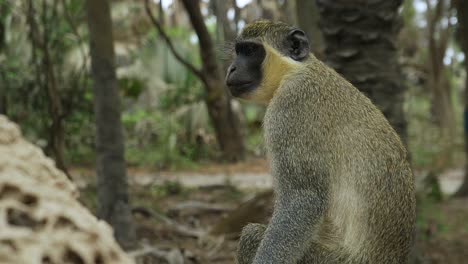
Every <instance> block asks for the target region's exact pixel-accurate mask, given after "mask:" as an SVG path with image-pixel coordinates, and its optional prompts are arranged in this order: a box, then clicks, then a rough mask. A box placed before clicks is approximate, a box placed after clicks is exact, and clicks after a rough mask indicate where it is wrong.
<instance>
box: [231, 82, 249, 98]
mask: <svg viewBox="0 0 468 264" xmlns="http://www.w3.org/2000/svg"><path fill="white" fill-rule="evenodd" d="M227 86H228V88H229V91H230V92H231V94H232V96H235V97H241V96H242V95H244V94H246V93H249V92H251V91H253V90H254V89H255V87H256V83H255V82H244V83H235V84H233V83H228V84H227Z"/></svg>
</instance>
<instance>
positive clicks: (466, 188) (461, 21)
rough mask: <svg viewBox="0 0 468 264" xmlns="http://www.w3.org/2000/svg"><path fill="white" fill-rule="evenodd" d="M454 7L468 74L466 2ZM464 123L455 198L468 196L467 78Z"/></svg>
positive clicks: (456, 1) (463, 1)
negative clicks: (462, 158) (462, 171)
mask: <svg viewBox="0 0 468 264" xmlns="http://www.w3.org/2000/svg"><path fill="white" fill-rule="evenodd" d="M454 4H455V7H456V8H457V17H458V30H457V33H458V34H457V37H458V39H459V42H460V46H461V49H462V51H463V53H464V54H465V71H466V73H467V74H468V36H467V35H466V32H468V1H466V0H454ZM464 123H465V156H466V158H465V177H464V179H463V184H462V186H461V187H460V189H458V191H457V192H456V194H455V195H456V196H463V197H467V196H468V76H466V79H465V111H464Z"/></svg>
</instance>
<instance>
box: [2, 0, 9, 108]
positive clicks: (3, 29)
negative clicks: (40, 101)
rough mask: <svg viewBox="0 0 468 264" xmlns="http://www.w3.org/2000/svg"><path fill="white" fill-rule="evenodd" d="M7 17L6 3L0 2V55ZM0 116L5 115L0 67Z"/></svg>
mask: <svg viewBox="0 0 468 264" xmlns="http://www.w3.org/2000/svg"><path fill="white" fill-rule="evenodd" d="M7 15H8V6H7V2H6V1H2V2H0V55H2V53H3V52H5V47H6V18H7ZM0 81H1V82H2V84H1V85H0V114H3V115H7V106H6V104H7V100H6V87H5V85H6V76H5V73H4V71H3V70H2V66H1V65H0Z"/></svg>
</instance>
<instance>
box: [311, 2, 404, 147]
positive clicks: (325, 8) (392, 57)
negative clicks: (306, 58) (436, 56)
mask: <svg viewBox="0 0 468 264" xmlns="http://www.w3.org/2000/svg"><path fill="white" fill-rule="evenodd" d="M401 3H402V0H394V1H388V0H372V1H371V0H317V5H318V7H319V11H320V18H321V25H322V26H321V28H322V32H323V34H324V38H325V42H326V50H325V55H326V58H327V63H328V64H329V65H330V66H332V67H333V68H335V70H336V71H337V72H338V73H340V74H342V75H343V76H344V77H345V78H346V79H348V80H349V81H350V82H351V83H352V84H354V85H355V86H356V87H357V88H358V89H359V90H360V91H361V92H363V93H364V94H366V95H367V96H368V97H369V98H370V99H371V100H372V101H373V102H374V103H375V104H376V105H377V107H379V109H380V110H381V111H382V112H383V114H384V115H385V116H386V117H387V119H388V120H389V121H390V124H391V125H392V126H393V127H394V129H395V130H396V132H397V133H398V134H399V135H400V137H401V139H402V141H403V142H404V143H405V144H406V142H407V131H406V127H407V123H406V119H405V114H404V111H403V101H404V92H405V86H404V85H403V84H402V83H401V73H400V68H399V65H398V61H397V48H396V39H397V34H398V32H399V29H400V26H401V23H400V18H399V14H398V9H399V7H400V5H401Z"/></svg>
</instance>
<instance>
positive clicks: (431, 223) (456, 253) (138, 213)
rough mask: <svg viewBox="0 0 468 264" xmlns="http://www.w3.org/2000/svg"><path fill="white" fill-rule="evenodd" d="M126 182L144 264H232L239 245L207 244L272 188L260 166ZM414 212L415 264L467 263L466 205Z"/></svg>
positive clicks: (143, 175) (85, 182)
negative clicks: (218, 227)
mask: <svg viewBox="0 0 468 264" xmlns="http://www.w3.org/2000/svg"><path fill="white" fill-rule="evenodd" d="M416 174H417V173H416ZM72 175H73V176H74V178H75V181H76V182H77V183H78V185H79V187H80V189H81V191H82V200H83V202H84V203H85V204H87V205H88V206H89V207H90V208H91V209H92V210H94V208H95V186H94V184H92V183H91V181H90V179H94V172H93V170H92V169H82V168H80V169H74V170H72ZM460 177H461V176H460V171H458V170H455V171H450V172H448V173H445V174H443V175H441V176H440V177H439V178H440V180H441V186H442V190H443V191H444V192H446V193H450V192H452V191H453V190H455V189H456V187H457V185H458V184H459V181H460ZM129 181H130V195H131V199H132V201H131V202H132V204H133V205H134V208H135V210H134V217H135V223H136V231H137V235H138V238H139V245H138V249H135V250H132V251H131V252H130V254H132V255H134V256H136V257H137V261H138V263H144V264H153V263H170V264H172V263H174V264H175V263H213V264H216V263H219V264H233V263H235V262H234V254H235V249H236V239H237V237H236V236H235V235H234V236H233V235H230V236H213V235H210V234H209V231H210V230H211V228H212V227H213V226H214V225H215V224H216V223H218V222H219V221H220V219H222V218H223V217H224V216H225V215H227V214H228V213H229V212H230V211H232V210H234V209H235V208H236V207H237V206H238V205H239V204H241V203H242V202H244V201H246V200H248V199H251V198H252V197H253V195H254V194H255V193H258V192H260V191H262V190H265V189H268V188H270V187H271V179H270V177H269V175H268V166H267V163H266V161H265V160H262V159H258V160H252V161H250V162H248V163H239V164H235V165H219V164H216V165H206V166H202V167H201V168H200V169H198V170H195V171H193V170H192V171H177V172H173V171H172V172H159V171H152V170H150V169H141V168H132V169H129ZM418 211H419V213H418V214H419V217H418V223H417V226H418V232H417V246H416V252H417V255H418V256H419V257H418V259H419V263H424V264H426V263H427V264H439V263H440V264H462V263H468V250H467V248H468V221H467V219H468V200H467V199H445V200H444V201H442V202H438V203H435V202H427V201H423V202H420V204H418Z"/></svg>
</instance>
